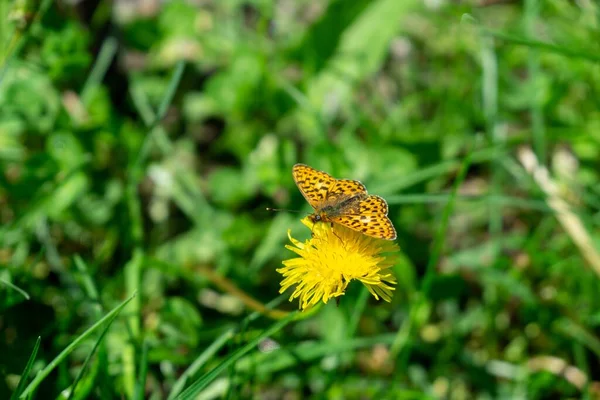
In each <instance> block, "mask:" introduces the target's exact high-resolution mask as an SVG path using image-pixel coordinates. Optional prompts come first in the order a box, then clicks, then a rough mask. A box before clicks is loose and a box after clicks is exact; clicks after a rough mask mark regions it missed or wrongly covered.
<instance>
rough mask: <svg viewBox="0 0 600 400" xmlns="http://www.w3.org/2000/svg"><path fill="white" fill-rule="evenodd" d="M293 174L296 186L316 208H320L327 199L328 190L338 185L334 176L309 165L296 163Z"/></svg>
mask: <svg viewBox="0 0 600 400" xmlns="http://www.w3.org/2000/svg"><path fill="white" fill-rule="evenodd" d="M292 175H293V177H294V182H296V186H298V189H300V192H301V193H302V195H303V196H304V198H305V199H306V201H308V204H310V205H311V206H312V208H314V209H317V208H319V206H320V205H321V204H323V202H325V200H327V196H328V192H329V191H330V190H331V189H332V188H333V187H335V186H336V179H335V178H334V177H332V176H331V175H329V174H327V173H325V172H322V171H317V170H316V169H314V168H311V167H309V166H308V165H304V164H296V165H294V168H293V169H292Z"/></svg>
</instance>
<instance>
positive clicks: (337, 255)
mask: <svg viewBox="0 0 600 400" xmlns="http://www.w3.org/2000/svg"><path fill="white" fill-rule="evenodd" d="M302 223H303V224H304V225H306V226H308V227H309V228H311V230H312V234H313V235H312V237H311V238H310V239H308V240H306V241H305V242H304V243H302V242H300V241H298V240H296V239H294V238H293V237H292V236H291V234H290V232H289V231H288V236H289V238H290V241H291V242H292V245H286V246H285V247H286V248H287V249H289V250H291V251H293V252H294V253H296V254H298V255H299V257H296V258H292V259H289V260H285V261H284V262H283V265H284V266H285V267H284V268H279V269H278V270H277V272H279V273H280V274H282V275H283V277H284V278H285V279H284V280H283V281H282V282H281V290H280V293H283V292H284V291H285V290H287V289H288V288H289V287H290V286H292V285H296V289H295V291H294V293H293V294H292V296H291V297H290V301H291V300H293V299H295V298H298V299H299V301H300V308H302V309H307V308H310V307H312V306H314V305H315V304H317V303H318V302H319V301H321V300H323V303H327V301H328V300H329V299H330V298H333V297H338V296H341V295H343V294H344V292H345V290H346V288H347V287H348V284H349V283H350V281H352V280H354V279H357V280H359V281H361V282H362V283H363V284H364V285H365V286H366V287H367V289H368V290H369V292H371V294H372V295H373V296H375V298H376V299H377V300H379V298H380V297H381V298H382V299H383V300H385V301H388V302H389V301H390V300H391V298H392V291H393V290H394V287H393V286H392V285H394V284H395V283H396V278H395V277H394V275H392V273H391V271H390V270H389V269H390V268H391V267H392V266H393V265H394V264H395V263H396V255H395V254H387V253H393V252H396V251H398V250H399V247H398V245H397V244H396V243H394V242H390V241H388V240H382V239H376V238H373V237H370V236H366V235H363V234H362V233H360V232H356V231H353V230H351V229H348V228H346V227H343V226H341V225H337V224H336V225H335V226H334V227H331V226H330V224H329V223H324V222H317V223H313V222H312V221H311V220H310V218H309V217H306V218H304V219H303V220H302Z"/></svg>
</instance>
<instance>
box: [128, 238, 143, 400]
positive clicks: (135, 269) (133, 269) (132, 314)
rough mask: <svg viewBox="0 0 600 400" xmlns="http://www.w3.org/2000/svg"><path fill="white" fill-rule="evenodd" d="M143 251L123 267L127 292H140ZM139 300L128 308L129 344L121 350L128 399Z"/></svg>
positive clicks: (137, 334)
mask: <svg viewBox="0 0 600 400" xmlns="http://www.w3.org/2000/svg"><path fill="white" fill-rule="evenodd" d="M143 262H144V251H143V250H142V248H141V247H136V248H135V249H134V250H133V256H132V258H131V260H129V262H128V263H127V264H126V265H125V268H124V270H125V288H126V290H127V291H128V292H130V293H131V292H134V291H136V292H137V291H139V290H140V286H141V284H140V282H141V275H142V264H143ZM141 308H142V303H141V298H140V296H138V297H137V298H136V299H135V300H134V301H132V302H131V305H130V307H129V308H128V310H127V311H128V316H127V324H126V326H127V329H128V333H129V335H130V337H131V340H130V342H129V344H128V345H127V346H126V347H125V349H123V382H124V383H123V385H124V386H125V392H126V393H127V395H128V396H129V398H131V397H133V394H134V391H135V382H136V365H135V364H136V355H137V346H139V344H140V341H139V337H140V332H141V327H140V326H141Z"/></svg>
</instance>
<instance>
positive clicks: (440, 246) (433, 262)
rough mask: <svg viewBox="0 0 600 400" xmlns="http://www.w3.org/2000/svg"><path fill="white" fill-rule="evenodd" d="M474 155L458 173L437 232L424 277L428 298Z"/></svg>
mask: <svg viewBox="0 0 600 400" xmlns="http://www.w3.org/2000/svg"><path fill="white" fill-rule="evenodd" d="M471 159H472V153H471V152H469V153H468V154H467V156H466V157H465V159H464V161H463V164H462V166H461V168H460V170H459V171H458V175H457V177H456V180H455V181H454V185H453V186H452V193H451V194H450V198H449V199H448V203H447V204H446V207H444V213H443V214H442V221H441V223H440V226H439V228H438V230H437V232H436V235H435V239H434V242H433V249H432V251H431V257H430V258H429V261H428V262H427V267H426V268H425V274H424V276H423V283H422V286H421V288H422V291H423V293H424V294H425V295H426V296H428V295H429V294H430V291H431V285H432V282H433V278H434V276H435V267H436V266H437V264H438V262H439V259H440V258H441V256H442V252H443V250H444V243H445V240H446V235H447V232H448V225H449V222H450V216H451V215H452V211H453V210H454V205H455V203H456V198H457V196H458V189H459V188H460V186H461V185H462V183H463V182H464V180H465V178H466V177H467V171H468V170H469V167H470V166H471Z"/></svg>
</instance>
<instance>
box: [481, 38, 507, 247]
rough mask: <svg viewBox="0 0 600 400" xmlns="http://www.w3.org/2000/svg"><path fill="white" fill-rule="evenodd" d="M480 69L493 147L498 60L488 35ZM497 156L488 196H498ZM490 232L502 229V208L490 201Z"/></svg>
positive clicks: (497, 134)
mask: <svg viewBox="0 0 600 400" xmlns="http://www.w3.org/2000/svg"><path fill="white" fill-rule="evenodd" d="M481 69H482V80H483V82H482V85H481V86H482V93H481V96H482V99H483V112H484V115H485V122H486V131H487V135H488V138H489V141H490V143H491V144H492V146H493V147H494V148H498V146H499V145H501V144H502V143H501V138H500V132H499V129H498V121H497V119H498V62H497V59H496V52H495V49H494V40H493V38H490V37H485V36H484V37H482V40H481ZM498 159H499V157H494V158H493V159H492V160H491V165H490V166H491V169H492V177H491V185H490V191H489V196H490V197H491V196H498V194H499V193H500V192H501V190H500V165H498ZM489 218H490V225H489V231H490V234H491V235H492V236H493V237H495V236H497V235H499V233H500V232H501V231H502V209H501V207H498V206H497V205H495V204H494V203H492V202H491V201H490V202H489Z"/></svg>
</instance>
